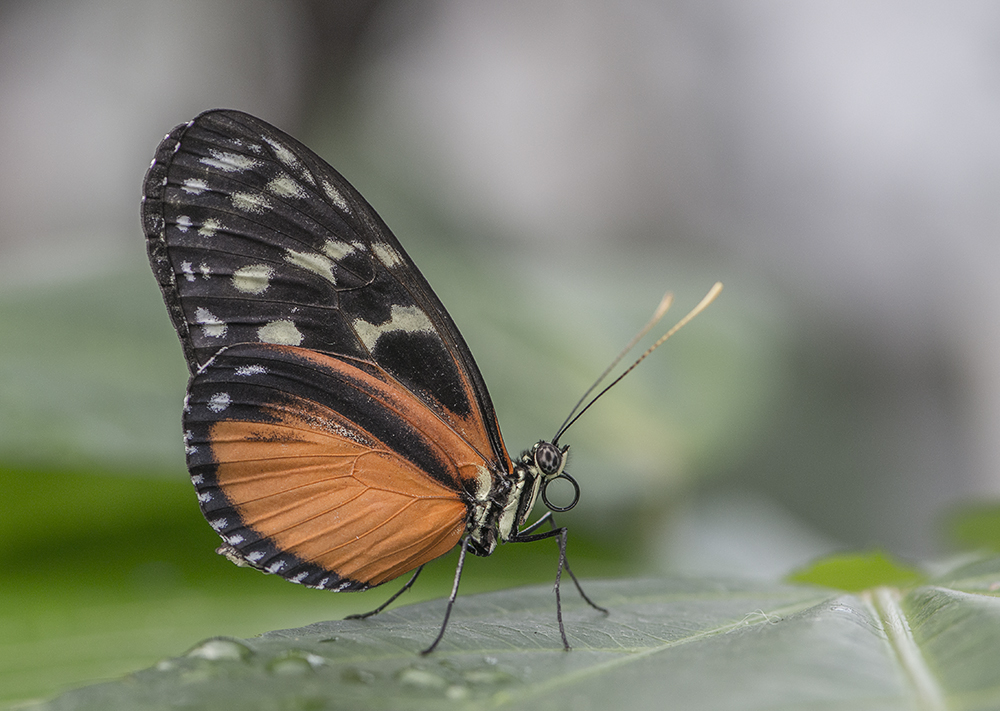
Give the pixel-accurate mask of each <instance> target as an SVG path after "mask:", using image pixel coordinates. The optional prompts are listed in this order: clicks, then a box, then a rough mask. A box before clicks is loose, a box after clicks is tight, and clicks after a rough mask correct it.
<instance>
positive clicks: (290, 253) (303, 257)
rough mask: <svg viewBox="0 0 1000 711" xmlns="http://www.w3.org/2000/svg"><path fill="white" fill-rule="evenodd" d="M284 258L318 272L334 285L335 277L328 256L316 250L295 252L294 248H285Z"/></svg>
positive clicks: (331, 262) (335, 282)
mask: <svg viewBox="0 0 1000 711" xmlns="http://www.w3.org/2000/svg"><path fill="white" fill-rule="evenodd" d="M285 259H286V260H287V261H288V262H289V263H290V264H294V265H295V266H297V267H301V268H302V269H305V270H307V271H310V272H313V273H314V274H319V275H320V276H321V277H323V278H324V279H326V280H327V281H328V282H330V283H331V284H333V285H334V286H336V284H337V279H336V277H334V276H333V261H332V260H331V259H330V258H329V257H324V256H323V255H322V254H317V253H316V252H296V251H295V250H294V249H287V250H285Z"/></svg>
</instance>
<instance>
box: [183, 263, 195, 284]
mask: <svg viewBox="0 0 1000 711" xmlns="http://www.w3.org/2000/svg"><path fill="white" fill-rule="evenodd" d="M181 273H182V274H184V278H185V279H187V280H188V281H194V267H193V266H192V265H191V262H181Z"/></svg>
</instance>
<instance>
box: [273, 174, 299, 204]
mask: <svg viewBox="0 0 1000 711" xmlns="http://www.w3.org/2000/svg"><path fill="white" fill-rule="evenodd" d="M267 189H268V191H269V192H271V193H274V194H275V195H277V196H278V197H282V198H305V197H309V191H308V190H306V189H305V188H304V187H302V186H301V185H299V184H298V183H297V182H295V180H294V179H292V177H291V176H290V175H288V174H287V173H281V174H280V175H278V177H277V178H275V179H274V180H272V181H271V182H269V183H268V184H267Z"/></svg>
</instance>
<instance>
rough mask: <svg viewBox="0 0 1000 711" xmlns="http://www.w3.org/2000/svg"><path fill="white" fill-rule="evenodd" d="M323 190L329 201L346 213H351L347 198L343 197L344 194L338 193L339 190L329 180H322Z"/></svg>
mask: <svg viewBox="0 0 1000 711" xmlns="http://www.w3.org/2000/svg"><path fill="white" fill-rule="evenodd" d="M323 192H324V193H326V196H327V197H328V198H330V202H332V203H333V204H334V205H336V206H337V207H338V208H339V209H341V210H343V211H344V212H346V213H347V214H351V206H350V205H348V204H347V200H345V199H344V196H343V195H341V194H340V191H339V190H337V188H335V187H334V185H333V183H331V182H330V181H329V180H324V181H323Z"/></svg>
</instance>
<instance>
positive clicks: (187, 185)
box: [181, 178, 208, 195]
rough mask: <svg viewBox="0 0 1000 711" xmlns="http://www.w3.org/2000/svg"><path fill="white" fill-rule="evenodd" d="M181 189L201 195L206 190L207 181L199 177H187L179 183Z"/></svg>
mask: <svg viewBox="0 0 1000 711" xmlns="http://www.w3.org/2000/svg"><path fill="white" fill-rule="evenodd" d="M181 190H183V191H184V192H186V193H189V194H191V195H201V194H202V193H203V192H205V191H206V190H208V183H206V182H205V181H204V180H202V179H201V178H188V179H187V180H185V181H184V182H183V183H181Z"/></svg>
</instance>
